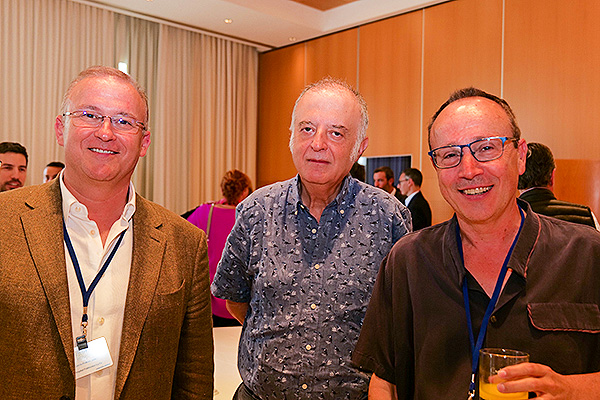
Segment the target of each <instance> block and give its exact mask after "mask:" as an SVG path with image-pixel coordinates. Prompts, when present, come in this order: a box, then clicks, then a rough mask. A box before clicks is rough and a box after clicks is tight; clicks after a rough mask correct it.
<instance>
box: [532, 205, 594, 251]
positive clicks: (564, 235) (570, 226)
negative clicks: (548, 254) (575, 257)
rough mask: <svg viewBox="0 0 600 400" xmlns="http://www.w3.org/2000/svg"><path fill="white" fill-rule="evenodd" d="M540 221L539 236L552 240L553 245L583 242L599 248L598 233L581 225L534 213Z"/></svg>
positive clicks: (589, 227)
mask: <svg viewBox="0 0 600 400" xmlns="http://www.w3.org/2000/svg"><path fill="white" fill-rule="evenodd" d="M535 215H536V216H537V217H538V218H539V221H540V235H542V236H545V237H549V238H552V241H553V242H554V243H561V242H565V243H566V242H572V241H583V242H585V243H588V244H590V245H593V246H597V247H600V232H598V231H597V230H596V229H595V228H593V227H591V226H587V225H583V224H577V223H574V222H569V221H565V220H562V219H558V218H554V217H550V216H546V215H543V214H538V213H535Z"/></svg>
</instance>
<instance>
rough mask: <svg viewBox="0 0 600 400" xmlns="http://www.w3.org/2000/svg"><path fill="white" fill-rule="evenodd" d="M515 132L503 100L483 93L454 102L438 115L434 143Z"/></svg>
mask: <svg viewBox="0 0 600 400" xmlns="http://www.w3.org/2000/svg"><path fill="white" fill-rule="evenodd" d="M512 135H513V134H512V126H511V123H510V119H509V117H508V115H506V112H505V111H504V109H503V108H502V107H501V106H500V105H499V104H497V103H496V102H494V101H492V100H490V99H486V98H483V97H468V98H464V99H460V100H456V101H454V102H452V103H450V104H449V105H448V106H447V107H446V108H445V109H444V110H442V112H441V113H440V114H439V115H438V117H437V119H436V120H435V122H434V123H433V125H432V127H431V147H432V148H436V147H440V146H446V145H450V144H465V143H469V142H470V141H473V140H477V139H480V138H484V137H490V136H508V137H512Z"/></svg>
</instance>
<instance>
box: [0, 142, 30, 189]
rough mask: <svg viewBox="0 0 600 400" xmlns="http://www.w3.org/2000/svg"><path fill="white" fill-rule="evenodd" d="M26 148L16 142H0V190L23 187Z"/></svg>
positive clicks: (25, 172)
mask: <svg viewBox="0 0 600 400" xmlns="http://www.w3.org/2000/svg"><path fill="white" fill-rule="evenodd" d="M27 161H28V157H27V150H26V149H25V147H23V146H22V145H21V144H19V143H16V142H2V143H0V192H5V191H7V190H12V189H18V188H20V187H23V185H24V184H25V179H26V178H27Z"/></svg>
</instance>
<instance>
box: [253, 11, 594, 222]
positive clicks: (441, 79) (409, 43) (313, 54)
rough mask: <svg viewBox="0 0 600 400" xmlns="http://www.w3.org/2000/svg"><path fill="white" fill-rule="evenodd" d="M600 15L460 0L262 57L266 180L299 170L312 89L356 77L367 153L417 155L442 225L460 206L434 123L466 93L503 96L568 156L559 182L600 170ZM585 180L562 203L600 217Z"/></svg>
mask: <svg viewBox="0 0 600 400" xmlns="http://www.w3.org/2000/svg"><path fill="white" fill-rule="evenodd" d="M599 19H600V2H596V1H586V0H576V1H572V2H568V3H565V2H564V1H561V0H455V1H450V2H447V3H443V4H440V5H436V6H433V7H429V8H426V9H423V10H418V11H414V12H411V13H407V14H403V15H399V16H396V17H393V18H389V19H386V20H382V21H378V22H375V23H371V24H367V25H364V26H361V27H358V28H354V29H350V30H347V31H344V32H341V33H337V34H333V35H330V36H326V37H322V38H319V39H315V40H311V41H308V42H306V43H300V44H297V45H293V46H290V47H287V48H283V49H280V50H275V51H271V52H269V53H265V54H262V55H261V56H260V66H259V71H260V72H259V75H260V79H259V88H260V90H259V117H258V119H259V127H258V135H259V146H258V184H259V185H264V184H268V183H272V182H275V181H277V180H282V179H287V178H289V177H291V176H293V175H294V174H295V169H294V166H293V164H292V162H291V157H290V155H289V151H288V150H287V140H288V138H289V123H290V116H291V110H292V107H293V103H294V101H295V99H296V97H297V96H298V94H299V93H300V91H301V89H302V87H303V86H304V85H305V84H307V83H310V82H313V81H315V80H317V79H319V78H321V77H323V76H326V75H331V76H335V77H339V78H342V79H346V80H347V81H348V82H349V83H351V84H353V85H355V86H357V87H358V89H359V90H360V92H361V93H362V94H363V95H364V97H365V99H366V100H367V104H368V105H369V113H370V119H371V124H370V126H369V131H368V135H369V138H370V142H369V148H368V149H367V151H366V152H365V155H367V156H387V155H398V154H411V155H412V156H413V165H414V166H415V167H416V168H419V169H421V170H422V172H423V175H424V183H423V192H424V194H425V196H426V197H427V198H428V199H429V201H430V203H431V206H432V209H433V218H434V222H440V221H443V220H445V219H447V218H449V217H450V216H451V215H452V210H451V209H450V207H449V206H448V205H447V204H446V202H445V201H444V200H443V198H442V197H441V195H440V193H439V189H438V186H437V178H436V174H435V171H434V169H433V168H432V166H431V163H430V161H429V159H428V156H427V151H428V144H427V124H428V122H429V118H430V116H431V115H432V114H433V113H434V112H435V110H436V109H437V108H438V106H439V105H440V104H442V103H443V102H444V101H445V99H446V98H447V97H448V95H449V94H450V93H451V92H452V91H453V90H455V89H458V88H461V87H465V86H471V85H472V86H477V87H480V88H481V89H484V90H486V91H489V92H492V93H495V94H498V95H500V96H502V97H504V98H505V99H506V100H507V101H508V102H509V103H510V104H511V106H512V107H513V109H514V111H515V114H516V115H517V120H518V122H519V125H520V127H521V129H522V131H523V137H524V138H525V139H526V140H527V141H538V142H542V143H545V144H546V145H548V146H550V148H552V150H553V152H554V155H555V158H556V159H557V160H561V163H560V165H561V169H562V171H560V174H559V173H558V172H557V174H558V178H557V180H559V178H560V176H565V177H569V176H572V175H573V174H572V173H571V171H573V172H575V171H576V168H578V169H577V171H581V168H582V167H581V165H587V164H586V163H585V162H586V160H587V161H589V162H590V163H592V165H597V164H595V163H596V162H600V141H596V140H593V139H591V138H593V137H595V133H593V129H594V127H596V126H599V125H600V114H599V113H596V112H595V111H596V110H598V109H600V74H597V73H596V69H597V65H599V64H600V25H598V24H597V23H596V22H595V21H598V20H599ZM583 116H585V117H583ZM563 160H580V161H579V162H576V163H569V162H566V161H564V162H563ZM582 163H583V164H582ZM590 168H592V167H590ZM576 176H578V177H583V174H581V173H577V175H576ZM586 176H587V177H588V178H585V179H589V180H587V181H582V179H583V178H579V179H577V180H567V179H566V178H565V179H563V181H562V182H560V183H558V185H559V186H560V187H559V189H558V190H560V194H561V195H560V196H559V197H562V198H563V199H565V200H571V201H578V202H580V203H585V204H588V205H590V206H591V207H592V209H593V210H594V212H595V213H596V214H597V215H599V214H600V200H599V199H598V195H597V193H600V180H598V179H593V177H594V176H597V174H596V175H591V174H587V175H586ZM581 188H585V190H583V189H581ZM557 194H558V193H557ZM563 195H566V196H567V197H565V196H563ZM568 197H570V198H568ZM575 199H577V200H575Z"/></svg>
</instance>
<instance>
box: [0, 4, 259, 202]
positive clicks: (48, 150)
mask: <svg viewBox="0 0 600 400" xmlns="http://www.w3.org/2000/svg"><path fill="white" fill-rule="evenodd" d="M0 57H1V58H0V84H1V85H2V86H1V87H0V113H1V114H0V116H1V117H2V120H1V123H0V142H1V141H17V142H20V143H21V144H23V145H24V146H25V147H26V148H27V151H28V153H29V167H28V177H27V181H26V184H27V185H30V184H38V183H40V182H41V181H42V170H43V168H44V166H45V164H47V163H48V162H50V161H54V160H64V154H63V150H62V148H61V147H59V146H58V145H57V144H56V140H55V136H54V121H55V118H56V115H57V113H58V111H59V107H60V103H61V101H62V96H63V94H64V91H65V90H66V87H67V85H68V83H69V82H70V81H71V80H72V79H73V78H74V77H75V76H76V75H77V73H79V72H80V71H81V70H83V69H84V68H86V67H89V66H92V65H99V64H102V65H109V66H114V67H117V66H118V63H119V62H125V63H127V65H128V69H129V70H128V72H129V73H130V74H131V75H132V76H133V77H135V78H136V79H137V80H138V82H140V84H141V85H142V86H143V87H145V88H146V90H147V92H148V98H149V102H150V124H149V126H150V131H151V139H152V143H151V145H150V149H149V152H148V154H147V155H146V156H145V157H144V158H142V159H141V160H140V163H139V164H138V167H137V170H136V172H135V174H134V177H133V181H134V184H135V186H136V189H137V190H138V192H140V194H142V195H143V196H144V197H147V198H149V199H150V200H153V201H155V202H157V203H159V204H162V205H164V206H165V207H167V208H169V209H171V210H172V211H174V212H176V213H182V212H184V211H186V210H187V209H189V208H192V207H194V206H196V205H197V204H199V203H202V202H205V201H209V200H215V199H218V198H220V197H221V193H220V187H219V184H220V180H221V177H222V175H223V174H224V173H225V171H227V170H228V169H231V168H238V169H240V170H242V171H244V172H246V173H247V174H248V175H249V176H250V177H251V178H252V179H253V181H255V177H256V128H257V127H256V114H257V104H256V103H257V68H258V53H257V50H256V49H255V48H253V47H250V46H247V45H243V44H239V43H235V42H231V41H228V40H225V39H222V38H215V37H212V36H209V35H204V34H200V33H197V32H192V31H188V30H184V29H179V28H175V27H172V26H167V25H163V24H159V23H156V22H150V21H145V20H143V19H140V18H135V17H131V16H125V15H121V14H118V13H115V12H112V11H108V10H104V9H101V8H96V7H92V6H89V5H84V4H80V3H76V2H72V1H69V0H0Z"/></svg>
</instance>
